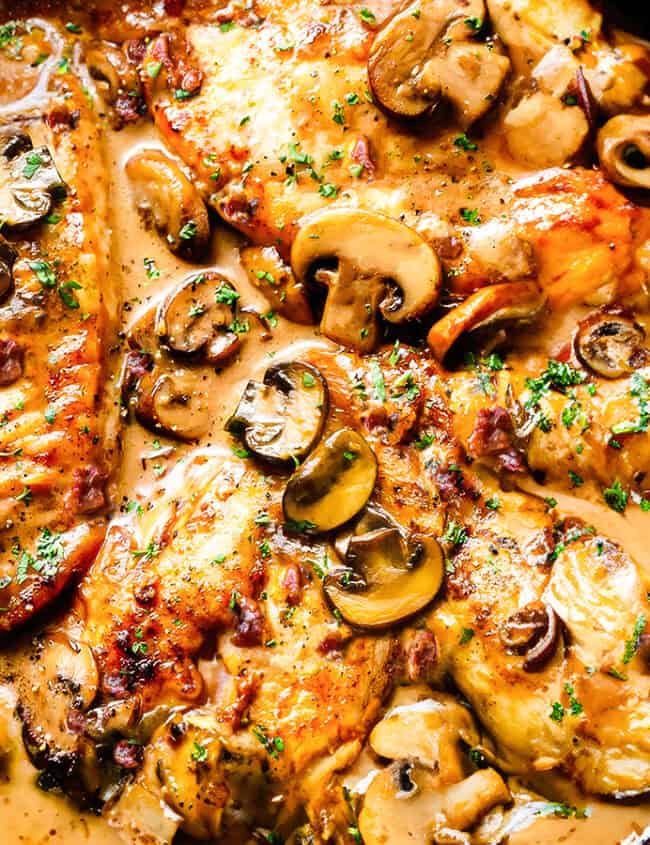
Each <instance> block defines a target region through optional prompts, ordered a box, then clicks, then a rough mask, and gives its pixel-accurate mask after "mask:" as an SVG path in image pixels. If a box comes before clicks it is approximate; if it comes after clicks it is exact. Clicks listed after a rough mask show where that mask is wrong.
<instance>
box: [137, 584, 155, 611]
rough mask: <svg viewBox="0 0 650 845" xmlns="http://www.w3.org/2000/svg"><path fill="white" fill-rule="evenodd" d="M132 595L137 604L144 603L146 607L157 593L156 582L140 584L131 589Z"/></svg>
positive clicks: (152, 601)
mask: <svg viewBox="0 0 650 845" xmlns="http://www.w3.org/2000/svg"><path fill="white" fill-rule="evenodd" d="M133 595H134V597H135V600H136V601H137V602H138V604H144V605H145V606H147V607H148V606H149V605H152V604H153V603H154V601H155V600H156V596H157V595H158V584H157V583H156V584H154V583H151V582H150V583H148V584H142V585H140V586H139V587H136V588H135V589H134V590H133Z"/></svg>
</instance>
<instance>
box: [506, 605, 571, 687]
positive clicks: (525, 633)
mask: <svg viewBox="0 0 650 845" xmlns="http://www.w3.org/2000/svg"><path fill="white" fill-rule="evenodd" d="M559 635H560V622H559V619H558V616H557V614H556V613H555V611H554V610H553V608H552V607H551V606H550V605H548V604H545V605H542V604H530V605H526V606H525V607H523V608H521V610H518V611H516V612H515V613H513V614H512V616H510V617H509V618H508V619H507V620H506V622H505V624H504V625H503V627H502V629H501V641H502V642H503V644H504V645H505V646H506V648H508V649H509V650H510V651H513V652H514V653H515V654H523V655H524V662H523V668H524V671H526V672H536V671H538V670H539V669H542V668H543V667H544V666H545V665H546V664H547V663H548V662H549V660H550V659H551V658H552V657H553V655H554V654H555V652H556V651H557V643H558V638H559Z"/></svg>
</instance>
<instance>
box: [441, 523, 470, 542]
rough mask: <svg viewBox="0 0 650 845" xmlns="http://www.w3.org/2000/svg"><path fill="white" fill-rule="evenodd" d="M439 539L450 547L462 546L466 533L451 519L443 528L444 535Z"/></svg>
mask: <svg viewBox="0 0 650 845" xmlns="http://www.w3.org/2000/svg"><path fill="white" fill-rule="evenodd" d="M440 539H441V540H442V541H443V542H444V543H449V544H450V545H452V546H462V545H463V543H465V542H466V540H467V531H466V530H465V528H464V527H463V526H462V525H461V524H460V523H459V522H454V520H453V519H452V520H450V521H449V522H448V523H447V525H446V526H445V533H444V534H443V535H442V537H441V538H440Z"/></svg>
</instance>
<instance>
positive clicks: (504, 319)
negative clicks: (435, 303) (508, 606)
mask: <svg viewBox="0 0 650 845" xmlns="http://www.w3.org/2000/svg"><path fill="white" fill-rule="evenodd" d="M543 305H544V297H543V295H542V292H541V291H540V289H539V288H538V286H537V285H536V284H535V282H509V283H507V284H503V285H489V286H488V287H485V288H481V289H480V290H477V291H476V292H475V293H473V294H471V296H468V297H467V299H466V300H465V301H464V302H462V303H461V304H460V305H458V306H456V308H454V309H453V310H451V311H450V312H449V313H448V314H445V316H444V317H442V319H440V320H438V322H437V323H434V324H433V326H432V327H431V329H430V330H429V334H428V336H427V342H428V344H429V346H430V347H431V349H432V350H433V353H434V355H435V356H436V358H437V359H438V360H439V361H443V360H444V358H445V356H446V355H447V353H448V352H449V350H450V349H451V347H452V346H453V345H454V343H455V342H456V341H457V340H458V338H459V337H460V336H461V335H462V334H463V333H465V332H472V331H476V330H477V329H482V328H486V327H488V326H489V327H493V326H495V325H496V324H504V323H505V324H509V323H510V324H517V323H522V322H527V321H530V320H532V319H534V318H535V317H536V316H537V315H538V314H539V312H540V311H541V309H542V307H543Z"/></svg>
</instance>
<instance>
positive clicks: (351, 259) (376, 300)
mask: <svg viewBox="0 0 650 845" xmlns="http://www.w3.org/2000/svg"><path fill="white" fill-rule="evenodd" d="M333 263H334V264H335V268H334V269H331V267H332V264H333ZM291 266H292V267H293V272H294V274H295V277H296V280H297V281H298V282H299V283H301V284H302V283H305V282H306V281H307V280H308V278H310V274H311V273H314V275H313V278H314V279H315V281H316V282H318V283H320V284H322V285H325V286H326V287H327V289H328V290H327V299H326V302H325V307H324V310H323V315H322V318H321V324H320V327H321V331H322V332H323V334H324V335H326V336H327V337H329V338H331V339H332V340H335V341H338V342H339V343H343V344H346V345H348V346H352V347H353V348H355V349H358V350H360V351H365V352H367V351H369V350H371V349H373V347H374V346H375V345H376V344H377V342H378V340H379V327H378V325H377V321H376V312H377V310H379V312H380V314H381V316H382V317H383V318H384V319H385V320H388V322H390V323H403V322H405V321H406V320H411V319H414V318H416V317H422V316H424V315H425V314H426V313H427V312H428V311H429V310H430V309H431V308H432V307H433V305H435V303H436V301H437V299H438V294H439V291H440V283H441V280H440V266H439V263H438V259H437V257H436V254H435V253H434V251H433V250H432V249H431V247H430V246H429V245H428V244H427V243H426V241H424V240H423V239H422V238H421V237H420V235H418V234H417V232H415V231H414V230H413V229H409V228H408V226H405V225H404V224H403V223H399V222H398V221H397V220H393V219H392V218H390V217H385V216H384V215H383V214H377V213H376V212H371V211H364V210H362V209H359V208H341V207H339V208H327V209H323V210H321V211H317V212H315V213H314V214H312V215H309V216H308V217H306V218H305V219H304V220H303V222H302V225H301V227H300V229H299V231H298V234H297V235H296V238H295V240H294V242H293V246H292V249H291ZM314 271H315V272H314Z"/></svg>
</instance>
